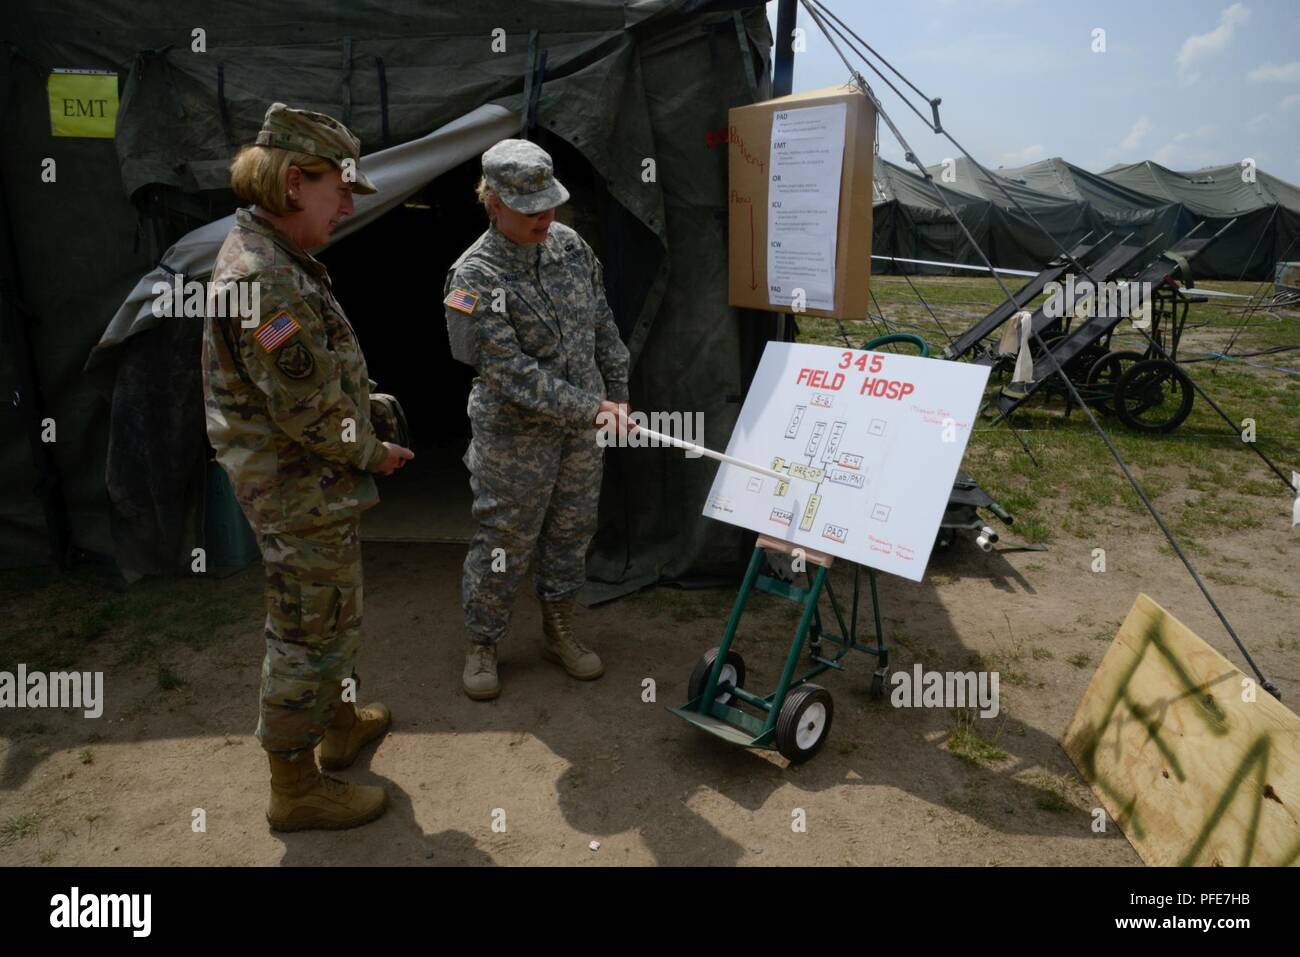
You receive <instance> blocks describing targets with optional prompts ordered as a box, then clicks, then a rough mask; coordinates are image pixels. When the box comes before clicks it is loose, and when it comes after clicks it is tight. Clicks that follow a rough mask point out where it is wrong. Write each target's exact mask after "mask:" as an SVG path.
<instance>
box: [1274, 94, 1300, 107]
mask: <svg viewBox="0 0 1300 957" xmlns="http://www.w3.org/2000/svg"><path fill="white" fill-rule="evenodd" d="M1297 106H1300V93H1292V94H1291V95H1290V96H1288V97H1287V98H1286V99H1285V100H1283V101H1282V102H1281V103H1279V104H1278V105H1277V108H1278V109H1279V110H1289V109H1292V108H1293V107H1297Z"/></svg>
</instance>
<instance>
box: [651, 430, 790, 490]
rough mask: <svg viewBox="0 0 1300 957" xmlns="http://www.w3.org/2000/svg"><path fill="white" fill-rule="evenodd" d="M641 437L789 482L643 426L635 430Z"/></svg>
mask: <svg viewBox="0 0 1300 957" xmlns="http://www.w3.org/2000/svg"><path fill="white" fill-rule="evenodd" d="M637 431H638V432H640V433H641V434H642V435H645V436H648V437H649V438H651V439H658V440H659V441H660V442H662V443H663V444H665V445H671V446H674V447H676V448H679V449H685V450H686V451H688V452H695V453H697V454H699V455H707V456H708V457H709V458H711V459H717V460H718V461H719V462H726V463H727V464H728V465H735V466H737V467H738V468H742V469H748V470H749V471H751V472H757V473H758V474H759V475H768V476H771V477H772V478H774V479H776V480H777V481H778V482H788V481H790V476H788V475H782V474H781V473H780V472H774V471H772V470H771V469H765V468H763V466H761V465H755V464H754V463H753V462H746V461H745V460H744V459H738V458H734V457H732V456H730V455H727V454H726V453H724V452H715V451H713V449H706V448H705V447H704V446H702V445H696V444H695V443H693V442H684V441H682V440H681V439H675V438H673V437H672V436H671V435H664V434H663V433H662V432H656V431H654V429H647V428H645V427H644V426H642V427H641V428H639V429H637Z"/></svg>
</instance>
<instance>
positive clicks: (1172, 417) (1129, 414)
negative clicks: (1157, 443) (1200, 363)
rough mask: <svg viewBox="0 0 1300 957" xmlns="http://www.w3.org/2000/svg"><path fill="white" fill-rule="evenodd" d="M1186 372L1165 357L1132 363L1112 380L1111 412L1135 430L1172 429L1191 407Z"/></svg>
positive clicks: (1180, 421)
mask: <svg viewBox="0 0 1300 957" xmlns="http://www.w3.org/2000/svg"><path fill="white" fill-rule="evenodd" d="M1193 398H1195V393H1194V392H1193V389H1192V380H1191V379H1189V378H1188V377H1187V373H1186V372H1184V371H1183V370H1182V369H1180V368H1178V366H1176V365H1174V363H1172V362H1169V361H1168V360H1166V359H1144V360H1143V361H1142V362H1137V363H1134V364H1133V365H1132V366H1131V367H1130V368H1129V369H1128V371H1127V372H1125V373H1124V374H1123V375H1121V376H1120V377H1119V381H1118V382H1117V383H1115V414H1116V415H1118V416H1119V419H1120V421H1121V422H1123V423H1124V424H1125V425H1127V426H1128V427H1129V428H1131V429H1137V430H1138V431H1139V432H1172V431H1173V430H1174V429H1176V428H1178V426H1179V425H1181V424H1182V422H1183V420H1184V419H1186V418H1187V416H1188V415H1189V414H1190V413H1191V411H1192V399H1193Z"/></svg>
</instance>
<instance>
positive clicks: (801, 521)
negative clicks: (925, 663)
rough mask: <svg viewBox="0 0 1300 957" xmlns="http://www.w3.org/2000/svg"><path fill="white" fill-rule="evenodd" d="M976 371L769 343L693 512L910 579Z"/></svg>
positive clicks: (979, 371)
mask: <svg viewBox="0 0 1300 957" xmlns="http://www.w3.org/2000/svg"><path fill="white" fill-rule="evenodd" d="M988 376H989V370H988V368H987V367H986V366H977V365H972V364H969V363H961V362H946V361H943V360H941V359H922V358H919V357H917V356H907V355H895V354H893V353H887V352H863V351H861V350H857V349H838V348H835V347H832V346H814V345H803V344H798V343H786V342H770V343H768V345H767V349H766V351H764V353H763V358H762V361H761V362H760V363H759V366H758V371H757V373H755V375H754V382H753V384H752V385H751V386H750V389H749V394H748V396H747V397H746V398H745V405H744V407H743V408H742V409H741V410H740V419H739V420H738V421H737V422H736V428H735V430H734V431H733V432H732V433H731V441H730V442H728V443H727V454H728V455H732V456H734V457H736V458H739V459H744V460H746V461H749V462H753V463H754V464H756V465H762V466H765V467H769V468H772V469H773V470H775V471H777V472H782V473H784V474H786V475H788V476H789V479H788V480H787V481H784V482H777V481H776V480H774V479H771V478H767V477H760V476H756V475H755V474H754V473H753V472H749V471H746V470H745V469H742V468H738V467H736V466H733V465H725V464H724V465H722V466H720V467H719V468H718V474H717V475H716V476H715V477H714V479H713V488H712V489H711V490H710V492H709V497H708V499H707V501H706V502H705V504H704V514H705V515H707V516H708V517H710V518H716V519H719V520H721V521H724V522H729V523H731V524H732V525H739V526H741V527H742V528H748V529H751V530H752V531H755V532H760V533H762V534H764V535H768V536H770V537H772V538H780V539H784V540H786V541H789V542H791V543H793V544H795V545H802V546H804V547H806V548H813V549H817V550H818V551H823V552H828V553H829V554H831V555H835V556H837V557H840V558H846V559H848V560H850V561H854V562H858V563H859V564H861V565H868V566H870V567H872V568H877V569H880V570H881V571H886V572H890V573H892V574H895V575H899V576H901V577H903V578H908V579H911V580H912V581H918V582H919V581H920V580H921V579H922V577H923V576H924V574H925V566H926V564H927V563H928V562H929V560H930V552H931V550H932V549H933V548H934V541H935V536H936V535H937V534H938V532H939V523H940V522H941V521H942V520H943V513H944V509H945V508H946V507H947V505H948V497H949V495H950V493H951V492H952V483H953V480H954V479H955V478H956V477H957V469H958V467H959V466H960V465H961V460H962V456H963V455H964V454H965V451H966V442H967V441H968V440H969V438H970V433H971V427H972V425H973V424H974V421H975V414H976V412H977V411H978V410H979V404H980V399H981V397H982V396H983V394H984V386H985V384H986V383H987V381H988Z"/></svg>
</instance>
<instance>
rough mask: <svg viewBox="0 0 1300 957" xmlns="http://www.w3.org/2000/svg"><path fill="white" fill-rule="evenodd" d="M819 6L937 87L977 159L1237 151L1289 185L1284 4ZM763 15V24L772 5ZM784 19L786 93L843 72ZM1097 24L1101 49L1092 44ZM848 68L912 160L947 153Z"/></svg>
mask: <svg viewBox="0 0 1300 957" xmlns="http://www.w3.org/2000/svg"><path fill="white" fill-rule="evenodd" d="M822 3H823V5H825V6H826V7H827V8H828V9H830V10H831V11H833V12H834V13H835V14H836V15H837V16H839V17H840V18H841V19H842V20H844V21H845V22H846V23H847V24H848V25H849V26H850V27H851V28H852V29H853V30H854V31H855V32H856V33H858V34H859V35H860V36H861V37H862V38H863V39H864V40H866V41H867V42H868V43H870V44H871V45H872V46H873V47H875V49H876V50H877V51H879V52H880V53H881V54H882V55H883V56H885V57H886V58H887V59H889V61H890V62H891V63H893V64H894V66H896V67H897V68H898V69H899V70H901V71H902V72H903V73H904V74H905V75H907V76H908V78H909V79H911V80H912V82H913V83H915V84H916V85H917V86H918V87H919V88H920V89H921V90H922V91H923V92H925V93H926V94H927V95H928V96H939V97H942V98H943V106H942V107H941V110H942V116H943V121H944V126H945V127H947V128H948V129H949V130H950V131H951V132H952V134H953V136H954V137H956V139H957V140H958V142H960V143H961V144H962V145H963V146H965V147H966V149H967V150H969V151H970V152H971V154H972V155H973V156H974V157H975V158H976V159H977V160H979V161H980V162H981V163H983V164H985V165H987V166H994V167H996V166H1018V165H1022V164H1024V163H1029V162H1033V161H1035V160H1039V159H1045V158H1047V157H1050V156H1062V157H1064V158H1065V159H1067V160H1069V161H1071V162H1073V163H1075V164H1077V165H1079V166H1082V167H1084V168H1085V169H1089V170H1092V171H1094V172H1100V171H1101V170H1103V169H1105V168H1107V167H1109V166H1112V165H1114V164H1115V163H1131V162H1136V161H1138V160H1145V159H1150V160H1155V161H1156V162H1159V163H1161V164H1163V165H1165V166H1168V167H1170V168H1173V169H1179V170H1190V169H1196V168H1198V167H1202V166H1211V165H1218V164H1222V163H1240V162H1241V160H1242V159H1243V158H1244V157H1252V158H1254V159H1255V161H1256V163H1257V164H1258V166H1259V168H1260V169H1262V170H1264V171H1266V172H1269V173H1272V174H1273V175H1275V176H1280V177H1282V178H1283V179H1286V180H1289V181H1291V182H1292V183H1297V184H1300V3H1296V2H1295V0H1242V2H1228V0H1122V2H1121V0H1093V2H1088V3H1074V2H1069V0H894V2H888V3H886V2H870V0H822ZM768 17H769V19H770V20H771V21H772V23H773V32H774V33H775V20H776V4H775V3H769V4H768ZM798 25H799V26H800V27H802V28H803V29H804V30H805V31H806V37H805V39H806V42H807V51H806V52H804V53H796V55H795V71H794V89H795V91H796V92H797V91H800V90H811V89H816V88H818V87H823V86H833V85H836V84H839V83H841V82H843V81H844V80H845V79H846V78H847V75H848V74H847V71H846V69H845V67H844V64H843V63H842V61H841V60H840V58H839V57H838V56H836V54H835V51H834V50H833V49H832V48H831V46H830V44H829V43H827V41H826V40H825V38H824V37H823V36H822V34H821V32H820V30H818V28H817V27H816V25H815V24H814V23H813V22H812V18H811V17H810V16H809V15H808V12H807V10H806V9H804V8H803V7H802V6H800V8H799V17H798ZM1097 29H1101V30H1104V31H1105V36H1104V39H1105V47H1106V49H1105V52H1093V49H1092V47H1093V45H1094V33H1093V31H1094V30H1097ZM837 42H838V38H837ZM842 46H843V45H842V44H841V47H842ZM862 73H863V75H864V76H866V78H867V81H868V82H869V83H870V84H871V86H872V88H873V89H874V90H875V91H876V95H877V96H879V97H880V98H881V101H882V103H883V105H884V107H885V109H886V110H887V111H888V112H889V114H890V116H892V117H893V119H894V121H895V122H896V123H897V124H898V126H899V127H900V129H901V130H902V132H903V135H904V136H905V137H906V138H907V140H908V142H909V143H910V144H911V146H912V148H913V150H915V152H916V153H917V155H918V156H919V157H920V159H921V160H922V162H924V163H926V164H927V165H930V164H934V163H937V162H939V161H941V160H942V159H944V158H945V157H948V156H951V155H953V154H954V150H953V148H952V147H951V145H950V144H949V143H948V142H947V140H945V139H943V138H941V137H938V136H935V135H934V134H933V133H931V132H930V131H929V130H928V129H927V128H926V127H925V126H924V125H922V124H921V122H920V121H919V120H918V119H917V118H916V117H915V115H914V114H913V113H912V112H911V111H910V110H909V109H908V108H907V107H906V106H905V105H904V104H903V103H902V102H901V101H900V100H899V99H898V98H897V97H895V96H894V94H893V93H892V92H890V90H889V89H888V88H887V87H886V86H885V85H884V83H883V82H881V81H880V80H879V79H878V78H877V77H875V76H874V74H871V73H870V72H869V71H867V70H865V69H863V70H862ZM900 88H902V87H900ZM880 141H881V154H882V155H883V156H884V157H885V158H886V159H889V160H892V161H894V162H902V152H901V151H900V150H899V148H898V147H897V144H896V142H895V140H894V138H893V136H892V135H891V134H890V133H889V131H888V129H887V128H886V127H885V126H884V124H883V123H882V124H881V131H880Z"/></svg>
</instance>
